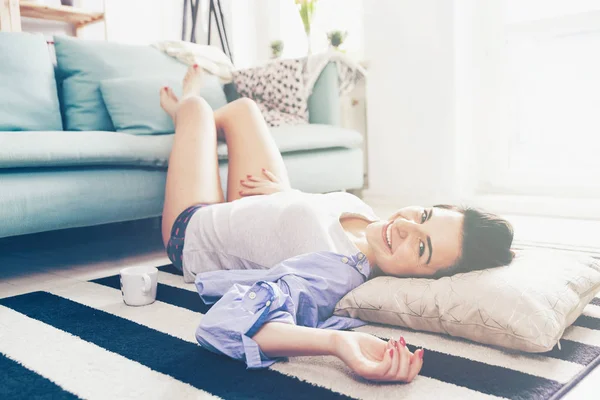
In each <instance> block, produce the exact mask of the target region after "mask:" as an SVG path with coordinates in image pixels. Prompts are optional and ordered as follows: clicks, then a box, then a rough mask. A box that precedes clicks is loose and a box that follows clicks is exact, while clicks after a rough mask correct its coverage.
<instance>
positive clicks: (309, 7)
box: [294, 0, 318, 55]
mask: <svg viewBox="0 0 600 400" xmlns="http://www.w3.org/2000/svg"><path fill="white" fill-rule="evenodd" d="M294 1H295V2H296V6H297V7H298V12H299V13H300V18H301V19H302V24H303V25H304V33H306V40H307V41H308V54H309V55H310V54H311V49H310V24H311V23H312V19H313V16H314V14H315V6H316V5H317V1H318V0H294Z"/></svg>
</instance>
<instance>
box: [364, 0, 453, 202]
mask: <svg viewBox="0 0 600 400" xmlns="http://www.w3.org/2000/svg"><path fill="white" fill-rule="evenodd" d="M363 6H364V23H365V25H364V26H365V28H364V29H365V52H366V59H367V60H368V62H369V80H368V87H367V108H368V115H367V118H368V132H369V133H368V134H369V185H370V187H369V189H368V190H367V191H365V195H366V197H367V199H374V200H377V201H380V202H382V201H383V202H394V203H395V204H398V206H403V205H407V204H423V205H430V204H433V203H437V202H454V201H456V199H457V197H458V193H457V189H456V182H457V178H458V176H457V175H458V174H457V167H456V161H457V160H456V152H455V139H456V130H455V120H454V118H455V110H454V105H455V101H454V100H455V99H454V97H455V87H454V39H453V38H454V25H453V21H454V1H452V0H420V1H413V0H378V1H371V0H365V1H364V2H363Z"/></svg>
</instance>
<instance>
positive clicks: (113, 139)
mask: <svg viewBox="0 0 600 400" xmlns="http://www.w3.org/2000/svg"><path fill="white" fill-rule="evenodd" d="M271 132H272V134H273V138H274V140H275V142H276V143H277V145H278V147H279V149H280V151H281V152H282V153H293V152H299V151H310V150H319V149H331V148H356V147H360V146H361V144H362V137H361V135H360V134H359V133H358V132H355V131H351V130H347V129H342V128H337V127H333V126H329V125H302V126H283V127H279V128H273V129H272V130H271ZM172 141H173V135H154V136H137V135H130V134H127V133H121V132H106V131H84V132H69V131H59V132H0V149H2V152H0V168H26V167H51V166H55V167H58V166H60V167H66V166H83V165H86V166H87V165H131V166H147V167H162V168H164V167H165V166H166V165H167V162H168V159H169V153H170V151H171V144H172ZM67 143H68V145H65V144H67ZM218 153H219V158H220V159H221V160H225V159H227V146H226V145H225V143H220V144H219V146H218Z"/></svg>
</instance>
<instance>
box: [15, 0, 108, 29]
mask: <svg viewBox="0 0 600 400" xmlns="http://www.w3.org/2000/svg"><path fill="white" fill-rule="evenodd" d="M19 8H20V10H21V17H27V18H36V19H45V20H52V21H62V22H68V23H70V24H73V25H75V26H76V27H78V28H80V27H82V26H84V25H88V24H91V23H94V22H98V21H102V20H104V13H102V12H91V11H85V10H82V9H80V8H77V7H69V6H49V5H45V4H39V3H34V2H31V1H21V2H20V3H19Z"/></svg>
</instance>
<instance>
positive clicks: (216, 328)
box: [196, 281, 296, 368]
mask: <svg viewBox="0 0 600 400" xmlns="http://www.w3.org/2000/svg"><path fill="white" fill-rule="evenodd" d="M200 295H201V297H202V293H200ZM267 322H282V323H287V324H295V323H296V309H295V305H294V302H293V301H292V299H291V298H290V296H289V295H288V294H287V293H285V291H284V290H282V289H281V288H280V287H279V286H278V284H277V283H274V282H265V281H258V282H256V283H255V284H253V285H251V286H247V285H240V284H234V285H233V286H232V287H231V288H230V289H229V291H227V292H226V293H225V294H224V295H223V297H221V299H220V300H219V301H217V302H216V303H215V304H214V305H213V306H212V308H211V309H210V310H209V311H208V312H207V313H206V314H205V315H204V316H203V317H202V320H201V321H200V325H199V326H198V329H197V330H196V339H197V340H198V342H199V343H200V345H201V346H202V347H205V348H206V349H208V350H211V351H213V352H216V353H221V354H224V355H227V356H229V357H232V358H234V359H237V360H240V361H245V362H246V365H247V366H248V368H264V367H268V366H270V365H271V364H273V363H274V362H276V361H277V359H274V358H269V357H267V356H266V355H265V354H264V353H263V352H262V351H261V350H260V348H259V346H258V344H257V343H256V342H255V341H254V340H253V339H252V336H254V334H255V333H256V332H257V331H258V330H259V329H260V328H261V327H262V326H263V325H264V324H266V323H267Z"/></svg>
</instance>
